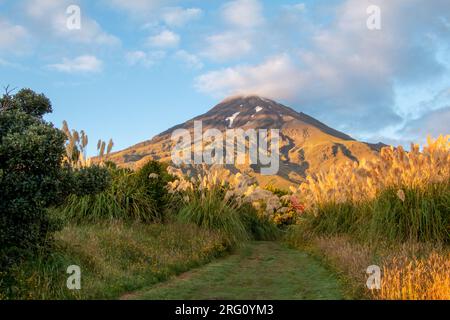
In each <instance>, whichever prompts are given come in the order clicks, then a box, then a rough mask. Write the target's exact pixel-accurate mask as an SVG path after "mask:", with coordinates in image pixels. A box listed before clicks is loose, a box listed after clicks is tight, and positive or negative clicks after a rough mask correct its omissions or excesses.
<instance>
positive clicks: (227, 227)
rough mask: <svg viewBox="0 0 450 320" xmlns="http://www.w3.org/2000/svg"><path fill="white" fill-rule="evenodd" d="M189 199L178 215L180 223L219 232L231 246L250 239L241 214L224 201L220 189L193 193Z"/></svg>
mask: <svg viewBox="0 0 450 320" xmlns="http://www.w3.org/2000/svg"><path fill="white" fill-rule="evenodd" d="M187 197H189V200H187V202H186V203H185V205H184V207H182V208H181V210H180V211H179V213H178V219H179V220H180V221H182V222H185V223H186V222H188V223H194V224H196V225H198V226H200V227H204V228H207V229H212V230H219V231H221V232H222V233H224V234H225V235H226V237H227V239H228V244H229V245H230V246H231V245H236V244H238V243H239V242H240V241H243V240H247V239H248V236H249V235H248V233H247V230H246V229H245V225H244V224H243V222H242V220H241V217H240V215H239V213H238V212H237V210H236V209H235V208H234V207H232V206H230V205H229V203H228V202H227V201H226V200H224V194H223V192H222V191H221V190H220V189H213V190H208V191H207V192H204V193H195V192H193V193H191V194H189V195H187Z"/></svg>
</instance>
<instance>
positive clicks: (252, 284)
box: [123, 242, 344, 300]
mask: <svg viewBox="0 0 450 320" xmlns="http://www.w3.org/2000/svg"><path fill="white" fill-rule="evenodd" d="M123 298H125V299H152V300H153V299H155V300H159V299H187V300H189V299H192V300H196V299H226V300H228V299H232V300H235V299H258V300H263V299H343V298H344V296H343V294H342V288H341V287H340V284H339V282H338V280H337V278H336V277H335V275H334V274H333V273H332V272H330V271H328V270H327V269H325V268H324V267H323V266H322V265H321V264H320V263H319V262H318V261H317V260H315V259H313V258H311V257H310V256H308V255H307V254H306V253H303V252H300V251H298V250H294V249H289V248H288V247H286V246H284V245H282V244H280V243H278V242H250V243H248V244H247V245H245V246H243V247H241V248H240V249H239V250H238V251H237V252H236V253H235V254H233V255H231V256H228V257H226V258H222V259H219V260H217V261H215V262H213V263H210V264H208V265H206V266H204V267H200V268H198V269H196V270H193V271H191V272H188V273H185V274H182V275H181V276H179V277H174V278H172V279H171V280H169V281H167V282H164V283H160V284H158V285H155V286H153V287H151V288H148V289H146V290H142V291H140V292H137V293H134V294H130V295H127V296H124V297H123Z"/></svg>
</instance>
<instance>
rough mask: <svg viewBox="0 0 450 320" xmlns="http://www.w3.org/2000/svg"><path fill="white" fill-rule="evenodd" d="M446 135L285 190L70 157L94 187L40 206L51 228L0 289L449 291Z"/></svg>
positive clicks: (443, 294) (60, 294)
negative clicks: (375, 284)
mask: <svg viewBox="0 0 450 320" xmlns="http://www.w3.org/2000/svg"><path fill="white" fill-rule="evenodd" d="M449 147H450V143H449V137H440V138H439V139H437V140H430V141H429V143H428V145H427V146H425V147H424V148H423V149H422V150H419V147H418V146H415V145H413V146H412V149H411V151H410V152H406V151H404V150H403V149H402V148H397V149H395V148H386V149H383V150H382V152H381V157H380V158H379V159H376V160H373V161H371V162H364V161H363V162H360V163H349V164H346V165H342V166H336V167H334V168H333V169H332V170H331V171H328V172H324V173H322V174H320V175H318V176H316V177H309V178H308V179H307V181H305V183H303V184H301V185H299V186H293V187H291V190H290V191H286V190H279V189H277V188H275V187H273V186H265V187H263V186H260V185H258V184H256V183H255V181H254V180H253V179H252V178H250V177H248V176H246V175H244V174H240V173H238V174H232V173H231V172H230V171H228V170H225V169H224V168H222V167H220V166H213V167H206V166H199V167H197V168H195V171H194V172H195V173H194V174H192V175H191V176H188V175H186V174H184V173H183V172H182V171H181V170H179V169H178V168H173V167H170V166H168V165H167V164H164V163H159V162H157V161H150V162H148V163H147V164H146V165H145V166H143V167H142V168H141V169H139V170H137V171H131V170H128V169H121V168H117V167H116V166H115V165H114V164H112V163H107V162H102V163H100V165H99V166H97V165H95V166H94V165H91V164H87V163H81V162H79V160H77V159H76V161H75V165H74V168H75V169H74V170H75V171H74V172H75V173H74V174H75V178H73V179H80V181H82V183H85V184H87V186H89V188H86V187H84V188H83V190H90V191H89V192H88V193H86V192H78V191H77V190H75V191H73V192H71V193H70V194H68V195H66V196H65V198H64V200H63V201H62V202H60V203H59V204H58V205H53V206H51V207H49V208H47V209H46V211H45V212H46V214H47V215H48V221H49V223H51V225H52V226H53V230H54V231H48V232H47V234H46V240H45V241H44V242H43V245H41V246H39V247H38V248H37V249H36V250H35V251H34V252H29V253H27V254H25V255H21V256H20V258H19V259H18V260H16V262H15V263H13V264H10V265H9V266H8V268H7V269H5V270H4V271H3V272H2V274H1V277H0V281H1V282H0V288H1V291H0V294H1V295H0V298H2V299H210V298H224V299H235V298H239V299H450V296H449V293H450V250H449V243H450V241H449V240H450V237H449V232H450V188H449V187H450V152H449V150H450V148H449ZM80 183H81V182H80ZM71 265H76V266H79V267H80V269H81V279H82V280H81V288H82V289H81V290H69V289H68V287H67V286H66V280H67V278H68V274H67V272H66V270H67V268H68V266H71ZM371 265H376V266H379V267H380V270H381V283H380V288H379V289H372V290H369V289H368V288H367V286H366V281H367V279H368V274H367V272H366V270H367V268H368V267H369V266H371ZM196 268H197V269H196ZM243 283H244V284H245V286H244V287H245V288H244V287H243V286H242V284H243Z"/></svg>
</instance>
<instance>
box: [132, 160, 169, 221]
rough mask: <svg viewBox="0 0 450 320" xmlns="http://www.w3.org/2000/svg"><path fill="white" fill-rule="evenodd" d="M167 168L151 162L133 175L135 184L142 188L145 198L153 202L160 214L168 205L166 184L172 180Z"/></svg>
mask: <svg viewBox="0 0 450 320" xmlns="http://www.w3.org/2000/svg"><path fill="white" fill-rule="evenodd" d="M167 166H168V165H167V164H166V163H162V162H158V161H153V160H151V161H149V162H147V163H146V164H145V165H144V166H143V167H142V168H141V169H139V170H138V171H137V172H136V175H135V177H136V182H137V183H138V184H139V185H142V186H143V188H144V190H145V193H146V194H147V196H148V197H150V198H151V199H152V200H153V201H154V202H155V204H156V206H157V207H158V209H159V210H160V211H161V212H162V211H164V210H165V209H166V208H167V207H168V205H169V204H170V203H169V200H170V197H169V194H168V190H167V183H168V182H169V181H173V179H174V178H173V177H172V176H171V175H170V174H169V173H167Z"/></svg>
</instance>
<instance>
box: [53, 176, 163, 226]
mask: <svg viewBox="0 0 450 320" xmlns="http://www.w3.org/2000/svg"><path fill="white" fill-rule="evenodd" d="M99 172H102V171H99ZM109 173H110V175H111V184H110V186H109V187H108V188H106V190H104V191H103V192H100V193H97V194H85V195H83V194H78V195H77V194H72V195H70V196H69V197H68V198H67V199H66V201H65V203H64V204H63V205H62V206H61V208H59V210H60V211H61V214H62V216H63V217H64V218H65V219H68V220H73V221H75V222H78V223H94V222H99V221H103V220H114V219H123V220H137V221H142V222H155V221H160V220H161V214H160V212H159V210H158V208H157V206H156V203H155V202H154V201H153V200H152V199H151V198H150V197H148V196H147V194H146V188H145V185H141V184H139V182H138V180H137V179H136V173H134V172H132V171H129V170H125V169H109ZM101 175H102V177H103V178H105V176H103V173H101ZM97 183H98V181H95V182H94V185H93V188H96V184H97Z"/></svg>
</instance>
